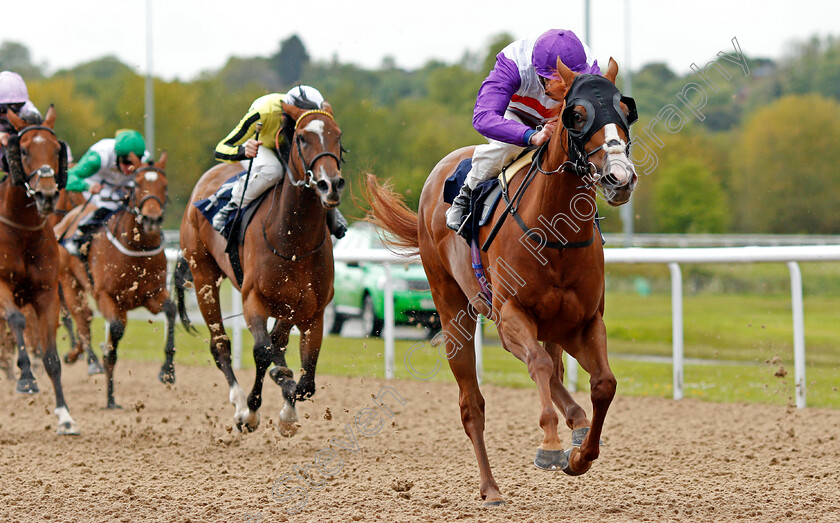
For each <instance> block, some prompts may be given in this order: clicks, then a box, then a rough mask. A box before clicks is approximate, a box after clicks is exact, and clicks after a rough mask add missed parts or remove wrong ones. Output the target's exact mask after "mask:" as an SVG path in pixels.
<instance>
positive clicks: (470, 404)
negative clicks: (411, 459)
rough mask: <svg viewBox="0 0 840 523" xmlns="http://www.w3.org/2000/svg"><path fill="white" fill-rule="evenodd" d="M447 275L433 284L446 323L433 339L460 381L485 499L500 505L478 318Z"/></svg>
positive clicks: (463, 421)
mask: <svg viewBox="0 0 840 523" xmlns="http://www.w3.org/2000/svg"><path fill="white" fill-rule="evenodd" d="M438 271H439V272H438V274H444V273H443V269H438ZM444 278H445V280H444V279H443V278H442V280H443V281H440V282H439V283H438V284H437V285H436V286H434V287H433V288H432V294H433V296H434V299H435V305H436V306H437V309H438V313H439V314H440V320H441V327H442V330H441V332H439V333H438V334H437V335H436V336H435V337H434V338H433V339H432V344H433V345H436V346H438V353H442V354H445V355H446V358H447V360H448V361H449V367H450V368H451V369H452V374H453V375H454V376H455V381H457V382H458V405H459V406H460V408H461V424H463V426H464V432H466V433H467V436H468V437H469V438H470V441H471V442H472V444H473V449H474V450H475V457H476V460H477V461H478V470H479V474H480V481H481V484H480V487H479V488H480V493H481V499H482V500H484V503H485V504H486V505H499V504H502V503H504V498H503V497H502V493H501V491H500V490H499V486H498V484H496V480H495V479H494V478H493V472H492V471H491V470H490V460H489V458H488V457H487V447H486V446H485V443H484V396H482V394H481V390H480V389H479V386H478V376H477V375H476V371H475V347H474V343H473V338H472V333H473V332H475V320H474V319H472V317H471V316H470V315H469V307H471V305H470V304H469V302H468V301H467V298H466V296H464V294H463V293H462V292H461V289H460V288H459V287H458V284H457V283H456V282H455V280H453V279H452V278H451V277H449V276H448V275H446V276H444ZM441 348H443V351H441Z"/></svg>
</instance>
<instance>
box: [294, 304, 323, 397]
mask: <svg viewBox="0 0 840 523" xmlns="http://www.w3.org/2000/svg"><path fill="white" fill-rule="evenodd" d="M300 330H301V335H300V363H301V368H302V369H303V370H302V371H301V375H300V379H299V380H298V384H297V391H296V392H295V399H296V400H298V401H300V400H305V399H308V398H310V397H312V395H313V394H315V368H316V367H317V366H318V355H319V354H320V353H321V342H322V341H323V339H324V315H323V312H321V313H318V314H316V315H315V318H314V319H313V320H312V321H310V322H309V323H308V324H305V325H300Z"/></svg>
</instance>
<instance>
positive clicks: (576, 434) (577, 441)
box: [572, 427, 589, 447]
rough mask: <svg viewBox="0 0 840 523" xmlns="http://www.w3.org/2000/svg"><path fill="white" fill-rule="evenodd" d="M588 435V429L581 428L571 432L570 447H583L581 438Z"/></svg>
mask: <svg viewBox="0 0 840 523" xmlns="http://www.w3.org/2000/svg"><path fill="white" fill-rule="evenodd" d="M587 434H589V427H581V428H579V429H575V430H573V431H572V446H573V447H580V446H581V445H583V438H585V437H586V435H587Z"/></svg>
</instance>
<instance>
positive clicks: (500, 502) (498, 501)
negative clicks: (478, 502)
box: [484, 499, 507, 507]
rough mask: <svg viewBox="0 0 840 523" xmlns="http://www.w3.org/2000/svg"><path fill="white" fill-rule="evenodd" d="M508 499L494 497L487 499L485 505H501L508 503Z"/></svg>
mask: <svg viewBox="0 0 840 523" xmlns="http://www.w3.org/2000/svg"><path fill="white" fill-rule="evenodd" d="M506 503H507V501H505V500H503V499H494V500H493V501H485V502H484V506H485V507H501V506H502V505H504V504H506Z"/></svg>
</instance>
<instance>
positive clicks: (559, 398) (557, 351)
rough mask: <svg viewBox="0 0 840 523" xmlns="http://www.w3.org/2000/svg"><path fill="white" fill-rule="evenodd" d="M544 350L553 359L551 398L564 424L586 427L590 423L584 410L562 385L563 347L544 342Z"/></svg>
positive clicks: (573, 428) (578, 427)
mask: <svg viewBox="0 0 840 523" xmlns="http://www.w3.org/2000/svg"><path fill="white" fill-rule="evenodd" d="M545 350H546V352H548V353H549V355H551V359H552V361H554V374H552V375H551V399H552V400H553V401H554V404H555V405H557V408H558V409H560V411H561V412H562V413H563V414H564V416H565V418H566V426H568V427H569V428H570V429H572V430H576V429H580V428H583V427H588V426H589V425H590V423H589V420H588V419H586V412H585V411H584V410H583V408H582V407H581V406H580V405H578V404H577V402H576V401H575V400H574V398H572V395H571V394H569V391H568V390H567V389H566V387H565V386H564V385H563V373H564V370H565V369H564V367H563V348H562V347H561V346H560V345H558V344H556V343H550V342H546V344H545Z"/></svg>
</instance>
